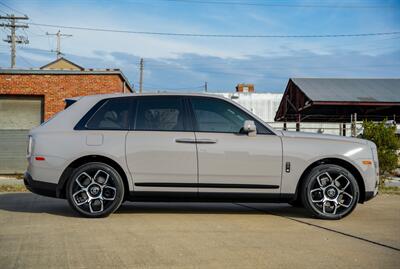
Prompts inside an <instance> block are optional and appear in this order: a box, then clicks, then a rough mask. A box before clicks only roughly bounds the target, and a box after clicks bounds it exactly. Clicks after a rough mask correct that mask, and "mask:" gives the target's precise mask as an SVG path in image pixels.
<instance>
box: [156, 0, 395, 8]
mask: <svg viewBox="0 0 400 269" xmlns="http://www.w3.org/2000/svg"><path fill="white" fill-rule="evenodd" d="M153 1H154V0H153ZM155 1H158V2H176V3H183V4H201V5H222V6H227V5H234V6H263V7H287V8H351V9H357V8H367V9H368V8H393V7H396V6H395V5H349V4H343V5H340V4H336V5H331V4H322V5H321V4H285V3H282V2H280V3H257V2H233V1H204V0H192V1H187V0H155Z"/></svg>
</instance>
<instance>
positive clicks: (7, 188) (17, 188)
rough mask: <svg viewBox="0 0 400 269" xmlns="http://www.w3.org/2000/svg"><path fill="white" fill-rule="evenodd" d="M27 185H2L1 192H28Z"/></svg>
mask: <svg viewBox="0 0 400 269" xmlns="http://www.w3.org/2000/svg"><path fill="white" fill-rule="evenodd" d="M27 191H28V190H27V189H26V188H25V185H19V184H18V185H17V184H15V185H0V192H27Z"/></svg>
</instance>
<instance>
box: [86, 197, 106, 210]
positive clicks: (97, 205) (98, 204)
mask: <svg viewBox="0 0 400 269" xmlns="http://www.w3.org/2000/svg"><path fill="white" fill-rule="evenodd" d="M89 209H90V212H91V213H98V212H102V211H103V210H104V208H103V201H102V200H101V199H94V200H91V201H90V202H89Z"/></svg>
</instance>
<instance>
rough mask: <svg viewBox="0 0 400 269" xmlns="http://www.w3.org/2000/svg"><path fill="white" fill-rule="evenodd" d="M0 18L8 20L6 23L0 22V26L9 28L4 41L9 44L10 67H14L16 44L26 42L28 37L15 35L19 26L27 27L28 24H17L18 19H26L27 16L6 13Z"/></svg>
mask: <svg viewBox="0 0 400 269" xmlns="http://www.w3.org/2000/svg"><path fill="white" fill-rule="evenodd" d="M0 20H8V21H9V22H8V23H0V27H7V28H10V31H11V34H10V35H8V36H7V39H4V41H5V42H7V43H10V44H11V68H14V67H15V58H16V55H17V49H16V45H17V44H28V43H29V40H28V38H26V37H24V36H17V35H16V30H17V29H19V28H21V29H24V28H28V27H29V26H28V25H26V24H17V22H18V20H28V16H26V15H24V16H22V17H21V16H14V15H6V16H0Z"/></svg>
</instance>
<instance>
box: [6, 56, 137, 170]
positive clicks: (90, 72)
mask: <svg viewBox="0 0 400 269" xmlns="http://www.w3.org/2000/svg"><path fill="white" fill-rule="evenodd" d="M132 91H133V90H132V87H131V86H130V84H129V81H128V80H127V79H126V77H125V76H124V74H123V73H122V72H121V71H120V70H118V69H101V70H97V69H85V68H82V67H81V66H79V65H77V64H74V63H72V62H70V61H68V60H66V59H64V58H60V59H58V60H56V61H54V62H52V63H49V64H47V65H45V66H43V67H41V68H40V69H0V174H1V173H3V174H4V173H14V172H22V171H23V170H24V169H25V166H26V163H25V149H26V135H27V133H28V130H29V129H31V128H32V127H34V126H37V125H39V124H40V123H41V122H43V121H44V120H47V119H48V118H50V117H51V116H53V115H54V114H55V113H57V112H59V111H61V110H62V109H64V106H65V103H64V100H65V98H68V97H75V96H83V95H93V94H102V93H122V92H126V93H129V92H132Z"/></svg>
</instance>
